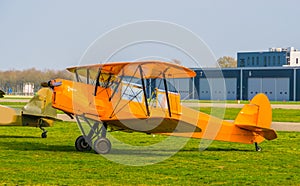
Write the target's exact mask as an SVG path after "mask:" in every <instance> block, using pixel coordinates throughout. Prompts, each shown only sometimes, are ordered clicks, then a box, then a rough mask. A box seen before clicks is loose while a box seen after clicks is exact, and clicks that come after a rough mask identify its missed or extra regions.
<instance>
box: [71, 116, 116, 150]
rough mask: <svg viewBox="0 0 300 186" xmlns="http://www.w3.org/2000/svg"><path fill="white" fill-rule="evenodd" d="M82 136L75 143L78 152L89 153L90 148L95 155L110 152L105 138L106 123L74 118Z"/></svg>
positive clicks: (108, 143)
mask: <svg viewBox="0 0 300 186" xmlns="http://www.w3.org/2000/svg"><path fill="white" fill-rule="evenodd" d="M75 117H76V120H77V124H78V126H79V129H80V130H81V133H82V136H79V137H78V138H77V139H76V142H75V148H76V149H77V150H78V151H81V152H83V151H89V150H91V147H93V149H94V150H95V152H96V153H97V154H107V153H109V152H110V150H111V143H110V141H109V139H107V138H106V132H107V123H101V122H99V121H92V120H88V119H87V118H86V117H85V116H75ZM80 118H81V119H80Z"/></svg>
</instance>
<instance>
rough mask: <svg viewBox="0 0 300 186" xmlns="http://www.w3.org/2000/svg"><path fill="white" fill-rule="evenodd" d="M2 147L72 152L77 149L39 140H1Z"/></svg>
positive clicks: (3, 148) (21, 149)
mask: <svg viewBox="0 0 300 186" xmlns="http://www.w3.org/2000/svg"><path fill="white" fill-rule="evenodd" d="M0 147H1V149H2V150H5V149H8V150H20V151H52V152H55V151H60V152H72V151H76V150H75V148H74V147H73V146H67V145H47V144H44V143H38V142H16V141H14V142H1V143H0Z"/></svg>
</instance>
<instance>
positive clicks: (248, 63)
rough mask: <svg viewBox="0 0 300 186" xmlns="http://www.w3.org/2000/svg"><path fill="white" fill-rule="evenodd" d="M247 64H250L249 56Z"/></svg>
mask: <svg viewBox="0 0 300 186" xmlns="http://www.w3.org/2000/svg"><path fill="white" fill-rule="evenodd" d="M247 65H248V66H249V65H250V57H248V58H247Z"/></svg>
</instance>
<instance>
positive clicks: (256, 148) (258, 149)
mask: <svg viewBox="0 0 300 186" xmlns="http://www.w3.org/2000/svg"><path fill="white" fill-rule="evenodd" d="M254 144H255V150H256V151H257V152H260V151H262V148H261V147H260V146H258V144H257V142H255V143H254Z"/></svg>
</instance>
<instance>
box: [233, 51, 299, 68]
mask: <svg viewBox="0 0 300 186" xmlns="http://www.w3.org/2000/svg"><path fill="white" fill-rule="evenodd" d="M282 66H300V51H298V50H296V49H294V47H289V48H270V49H269V51H258V52H238V53H237V67H282Z"/></svg>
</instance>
